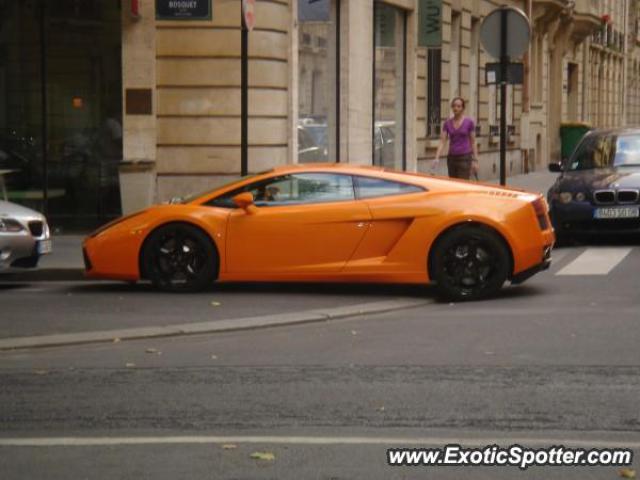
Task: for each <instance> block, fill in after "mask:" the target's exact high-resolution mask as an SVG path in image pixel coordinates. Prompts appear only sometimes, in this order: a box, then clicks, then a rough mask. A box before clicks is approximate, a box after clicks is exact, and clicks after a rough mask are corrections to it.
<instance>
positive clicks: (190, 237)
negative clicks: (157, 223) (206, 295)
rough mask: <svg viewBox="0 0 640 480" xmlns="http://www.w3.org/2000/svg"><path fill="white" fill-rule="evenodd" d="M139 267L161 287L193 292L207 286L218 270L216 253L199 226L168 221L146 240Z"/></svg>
mask: <svg viewBox="0 0 640 480" xmlns="http://www.w3.org/2000/svg"><path fill="white" fill-rule="evenodd" d="M142 266H143V268H144V271H145V274H146V277H147V278H149V280H151V282H152V283H153V285H154V286H155V287H156V288H159V289H160V290H164V291H169V292H195V291H200V290H203V289H205V288H207V287H208V286H210V285H211V284H212V283H213V282H214V281H215V279H216V275H217V272H218V254H217V252H216V249H215V247H214V245H213V243H212V242H211V240H210V239H209V237H208V236H207V235H206V234H205V233H204V232H203V231H202V230H200V229H199V228H196V227H194V226H191V225H186V224H180V223H175V224H169V225H165V226H163V227H160V228H158V229H157V230H155V231H154V232H153V233H152V234H151V235H150V236H149V238H148V239H147V241H146V242H145V245H144V247H143V252H142Z"/></svg>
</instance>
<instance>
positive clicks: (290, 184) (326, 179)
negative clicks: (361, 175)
mask: <svg viewBox="0 0 640 480" xmlns="http://www.w3.org/2000/svg"><path fill="white" fill-rule="evenodd" d="M242 192H251V193H252V194H253V199H254V201H255V204H256V206H258V207H269V206H280V205H291V204H304V203H326V202H340V201H343V202H344V201H349V200H354V199H355V194H354V190H353V179H352V177H351V176H350V175H339V174H338V175H336V174H330V173H296V174H292V175H283V176H278V177H273V178H270V179H268V180H263V181H261V182H256V183H253V184H250V185H247V186H245V187H243V188H240V189H237V190H234V191H232V192H229V193H227V194H225V195H222V196H221V197H218V198H215V199H213V200H212V201H210V202H209V203H208V205H211V206H214V207H223V208H235V205H234V203H233V200H232V199H233V197H234V196H236V195H238V194H239V193H242Z"/></svg>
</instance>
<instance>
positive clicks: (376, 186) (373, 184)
mask: <svg viewBox="0 0 640 480" xmlns="http://www.w3.org/2000/svg"><path fill="white" fill-rule="evenodd" d="M355 180H356V190H357V191H358V198H375V197H386V196H389V195H403V194H407V193H416V192H423V191H424V189H423V188H420V187H417V186H415V185H409V184H408V183H402V182H392V181H390V180H382V179H381V178H372V177H355Z"/></svg>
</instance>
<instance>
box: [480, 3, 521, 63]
mask: <svg viewBox="0 0 640 480" xmlns="http://www.w3.org/2000/svg"><path fill="white" fill-rule="evenodd" d="M503 26H504V27H505V29H506V31H503ZM530 38H531V24H530V23H529V19H528V18H527V15H526V14H525V13H524V12H523V11H522V10H520V9H519V8H514V7H506V6H505V7H500V8H496V9H495V10H493V11H492V12H491V13H490V14H489V15H487V16H486V17H485V18H484V20H483V21H482V25H481V26H480V41H481V42H482V46H483V47H484V49H485V50H486V51H487V52H488V53H489V55H491V56H492V57H494V58H496V59H500V57H502V56H503V55H505V56H507V57H509V59H510V60H511V59H514V58H518V57H520V56H522V55H523V54H524V53H525V52H526V51H527V50H528V49H529V39H530ZM504 40H506V41H504ZM503 41H504V44H503Z"/></svg>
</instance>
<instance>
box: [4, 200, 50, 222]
mask: <svg viewBox="0 0 640 480" xmlns="http://www.w3.org/2000/svg"><path fill="white" fill-rule="evenodd" d="M0 217H14V218H15V217H18V218H24V217H28V218H44V216H43V215H42V214H41V213H39V212H36V211H35V210H31V209H30V208H27V207H23V206H22V205H18V204H16V203H11V202H5V201H4V200H0Z"/></svg>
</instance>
